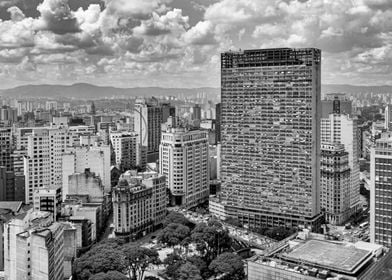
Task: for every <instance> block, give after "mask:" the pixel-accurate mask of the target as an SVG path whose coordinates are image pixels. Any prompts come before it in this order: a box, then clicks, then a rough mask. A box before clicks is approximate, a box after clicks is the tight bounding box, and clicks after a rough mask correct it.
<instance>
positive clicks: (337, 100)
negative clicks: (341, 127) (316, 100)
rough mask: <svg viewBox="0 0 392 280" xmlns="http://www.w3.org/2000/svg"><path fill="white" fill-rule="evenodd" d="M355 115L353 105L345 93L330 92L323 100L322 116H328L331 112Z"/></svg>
mask: <svg viewBox="0 0 392 280" xmlns="http://www.w3.org/2000/svg"><path fill="white" fill-rule="evenodd" d="M332 113H335V114H342V115H350V116H353V113H354V112H353V105H352V102H351V100H350V99H349V98H348V97H347V95H346V94H344V93H328V94H326V95H325V97H324V100H322V101H321V118H328V117H329V115H330V114H332Z"/></svg>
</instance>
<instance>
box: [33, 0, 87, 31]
mask: <svg viewBox="0 0 392 280" xmlns="http://www.w3.org/2000/svg"><path fill="white" fill-rule="evenodd" d="M37 10H38V11H39V12H40V14H41V17H40V19H39V21H38V22H37V27H36V28H37V29H39V30H48V31H51V32H53V33H55V34H66V33H77V32H80V28H79V23H78V21H77V19H76V17H75V16H74V14H73V13H72V12H71V8H70V7H69V5H68V0H44V1H43V2H42V3H41V4H40V5H39V6H38V7H37Z"/></svg>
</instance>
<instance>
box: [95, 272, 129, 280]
mask: <svg viewBox="0 0 392 280" xmlns="http://www.w3.org/2000/svg"><path fill="white" fill-rule="evenodd" d="M89 280H128V278H127V277H126V276H125V275H124V274H122V273H120V272H118V271H108V272H107V273H104V272H100V273H98V274H94V275H93V276H91V277H90V278H89Z"/></svg>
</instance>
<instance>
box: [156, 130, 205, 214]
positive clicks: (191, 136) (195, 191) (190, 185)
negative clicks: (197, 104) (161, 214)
mask: <svg viewBox="0 0 392 280" xmlns="http://www.w3.org/2000/svg"><path fill="white" fill-rule="evenodd" d="M159 170H160V171H159V173H161V174H163V175H165V176H166V186H167V188H168V189H169V190H170V192H171V196H170V203H171V204H172V205H179V206H183V207H186V208H191V207H194V206H196V205H198V204H200V203H203V202H205V201H206V200H208V195H209V176H210V175H209V155H208V132H207V131H201V130H189V131H188V130H187V129H185V128H180V127H178V128H168V129H167V131H166V132H162V141H161V145H160V146H159Z"/></svg>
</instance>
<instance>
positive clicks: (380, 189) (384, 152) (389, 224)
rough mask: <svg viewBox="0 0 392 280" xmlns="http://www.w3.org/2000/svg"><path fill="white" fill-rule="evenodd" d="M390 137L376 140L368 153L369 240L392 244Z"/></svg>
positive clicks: (391, 141) (391, 140) (391, 139)
mask: <svg viewBox="0 0 392 280" xmlns="http://www.w3.org/2000/svg"><path fill="white" fill-rule="evenodd" d="M391 166H392V137H391V135H383V137H382V138H381V139H378V140H376V144H375V146H373V147H372V149H371V153H370V181H371V186H370V242H372V243H377V244H380V245H384V246H386V247H391V246H392V199H391V197H392V193H391V190H392V180H391V177H392V169H391Z"/></svg>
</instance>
